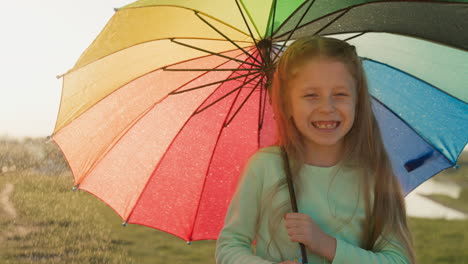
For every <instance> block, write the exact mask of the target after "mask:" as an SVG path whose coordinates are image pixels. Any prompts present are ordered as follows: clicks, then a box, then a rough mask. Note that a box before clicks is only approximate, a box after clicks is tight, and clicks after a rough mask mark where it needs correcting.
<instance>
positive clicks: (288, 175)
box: [281, 147, 309, 264]
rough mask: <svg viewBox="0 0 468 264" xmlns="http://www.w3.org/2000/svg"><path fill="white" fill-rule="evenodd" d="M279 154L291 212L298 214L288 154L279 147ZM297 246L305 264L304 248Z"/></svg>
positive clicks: (301, 245)
mask: <svg viewBox="0 0 468 264" xmlns="http://www.w3.org/2000/svg"><path fill="white" fill-rule="evenodd" d="M281 153H282V155H283V163H284V170H285V172H286V181H287V182H288V189H289V197H290V200H291V207H292V211H293V213H298V210H297V201H296V193H295V192H294V185H293V182H292V174H291V168H290V165H289V158H288V153H286V150H285V149H284V147H281ZM299 246H300V247H301V255H302V264H307V263H308V262H309V261H308V259H307V252H306V249H305V246H304V244H302V243H299Z"/></svg>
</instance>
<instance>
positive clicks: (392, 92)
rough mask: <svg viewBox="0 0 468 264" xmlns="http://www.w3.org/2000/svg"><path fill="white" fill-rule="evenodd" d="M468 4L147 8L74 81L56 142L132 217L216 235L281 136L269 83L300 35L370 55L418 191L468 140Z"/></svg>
mask: <svg viewBox="0 0 468 264" xmlns="http://www.w3.org/2000/svg"><path fill="white" fill-rule="evenodd" d="M467 17H468V1H466V0H464V1H358V0H349V1H339V0H333V1H332V0H327V1H324V0H322V1H319V0H317V1H315V0H314V1H299V0H294V1H293V0H238V1H237V0H216V1H211V0H205V1H203V0H200V1H184V0H165V1H164V0H141V1H137V2H135V3H133V4H130V5H127V6H125V7H123V8H120V9H118V10H117V11H116V13H115V15H114V16H113V17H112V19H111V20H110V21H109V22H108V24H107V25H106V26H105V28H104V29H103V30H102V32H101V33H100V34H99V35H98V37H97V38H96V40H95V41H94V42H93V43H92V44H91V45H90V46H89V48H88V49H87V50H86V51H85V52H84V53H83V54H82V56H81V57H80V58H79V60H78V62H77V63H76V65H75V66H74V67H73V68H72V69H71V70H70V71H69V72H67V73H66V74H65V75H64V76H63V92H62V98H61V105H60V110H59V114H58V118H57V123H56V127H55V131H54V133H53V140H54V141H55V142H56V143H57V144H58V145H59V147H60V148H61V150H62V151H63V153H64V155H65V157H66V159H67V161H68V163H69V165H70V168H71V171H72V173H73V177H74V181H75V185H76V188H79V189H81V190H85V191H87V192H89V193H91V194H93V195H95V196H97V197H99V198H100V199H101V200H102V201H104V202H105V203H106V204H108V205H109V206H110V207H112V208H113V209H114V210H115V212H116V213H117V214H118V215H119V216H120V217H121V218H122V219H123V220H124V221H125V222H126V223H134V224H140V225H145V226H149V227H153V228H157V229H160V230H163V231H165V232H168V233H171V234H173V235H176V236H178V237H180V238H182V239H184V240H186V241H193V240H201V239H216V238H217V236H218V233H219V231H220V230H221V228H222V226H223V221H224V217H225V212H226V210H227V207H228V204H229V202H230V200H231V197H232V195H233V192H234V190H235V188H236V184H237V181H238V178H239V175H240V172H241V170H242V168H243V166H244V164H245V163H246V161H247V159H248V157H249V156H250V155H251V154H253V153H254V152H255V151H256V150H257V149H258V148H261V147H264V146H268V145H271V144H273V143H274V140H275V123H274V118H273V114H272V109H271V106H270V104H269V94H268V89H267V88H266V87H267V86H268V83H269V82H270V79H271V74H272V71H273V70H274V63H275V61H276V60H277V59H278V56H279V54H280V53H281V52H282V51H283V50H284V49H285V47H286V46H287V45H288V44H289V43H291V41H293V40H294V39H296V38H298V37H302V36H306V35H324V36H331V37H336V38H341V39H346V40H347V41H349V42H350V43H352V44H353V45H355V46H356V47H357V49H358V53H359V54H360V55H361V56H362V59H363V63H364V67H365V70H366V73H367V76H368V80H369V85H370V89H371V93H372V99H373V107H374V109H375V112H376V115H377V118H378V122H379V125H380V126H381V130H382V134H383V138H384V141H385V145H386V147H387V149H388V152H389V154H390V156H391V161H392V163H393V167H394V170H395V173H396V174H397V176H398V177H399V179H400V182H401V184H402V186H403V188H404V190H405V192H406V193H408V192H410V191H411V190H412V189H414V188H415V187H416V186H418V185H419V184H421V183H422V182H424V181H425V180H426V179H428V178H430V177H431V176H433V175H434V174H436V173H438V172H439V171H441V170H443V169H445V168H448V167H452V166H454V165H455V164H456V161H457V158H458V156H459V154H460V152H461V151H462V149H463V148H464V146H465V145H466V143H467V141H468V133H467V131H468V114H467V113H468V105H467V101H468V93H467V91H468V90H467V89H468V87H467V84H468V52H467V51H468V31H467V29H468V19H467Z"/></svg>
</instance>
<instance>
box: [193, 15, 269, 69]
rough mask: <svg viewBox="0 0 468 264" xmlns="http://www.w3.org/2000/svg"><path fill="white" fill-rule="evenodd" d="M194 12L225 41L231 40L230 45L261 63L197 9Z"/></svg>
mask: <svg viewBox="0 0 468 264" xmlns="http://www.w3.org/2000/svg"><path fill="white" fill-rule="evenodd" d="M194 12H195V15H196V16H197V17H198V18H199V19H200V20H201V21H203V22H204V23H205V24H207V25H208V26H209V27H211V28H212V29H213V30H214V31H216V32H218V34H220V35H221V36H222V37H223V38H225V39H226V40H227V41H229V42H231V43H232V45H234V46H236V47H237V48H238V49H240V50H242V52H244V53H245V54H246V55H247V56H249V57H250V58H252V59H254V60H255V61H256V62H258V63H259V64H261V62H260V61H259V60H257V59H256V58H255V57H253V56H252V54H250V53H248V52H247V51H246V50H244V49H243V48H242V47H240V46H239V45H237V43H235V42H234V41H233V40H232V39H230V38H229V37H228V36H226V35H225V34H224V33H223V32H221V31H220V30H219V29H217V28H216V27H215V26H213V25H212V24H211V23H210V22H208V21H207V20H206V19H204V18H202V17H201V16H200V14H199V12H198V11H194Z"/></svg>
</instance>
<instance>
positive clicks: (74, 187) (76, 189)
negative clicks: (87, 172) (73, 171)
mask: <svg viewBox="0 0 468 264" xmlns="http://www.w3.org/2000/svg"><path fill="white" fill-rule="evenodd" d="M79 186H80V185H79V184H78V185H75V186H73V191H74V192H76V191H78V187H79Z"/></svg>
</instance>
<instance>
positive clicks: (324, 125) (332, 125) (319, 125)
mask: <svg viewBox="0 0 468 264" xmlns="http://www.w3.org/2000/svg"><path fill="white" fill-rule="evenodd" d="M313 124H314V126H315V127H317V128H327V129H330V128H335V127H337V125H338V122H331V123H313Z"/></svg>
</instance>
